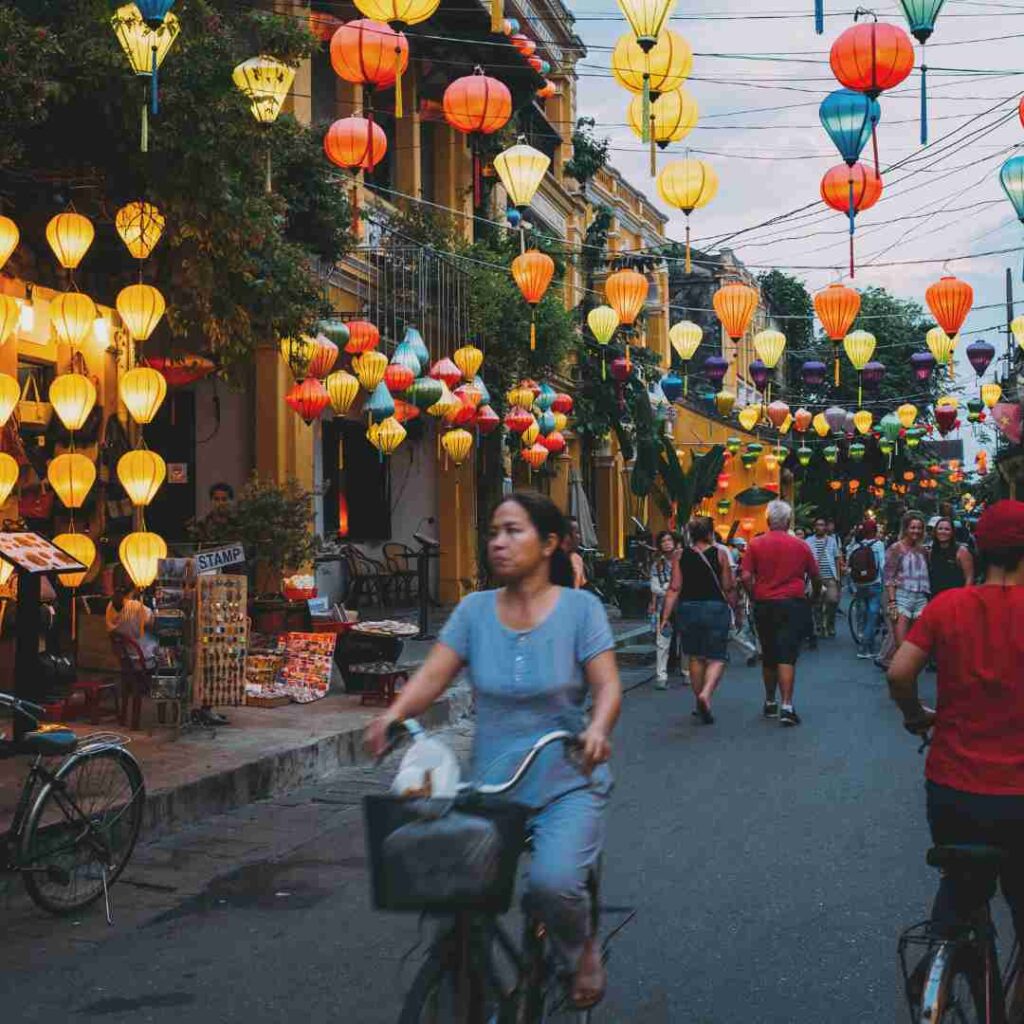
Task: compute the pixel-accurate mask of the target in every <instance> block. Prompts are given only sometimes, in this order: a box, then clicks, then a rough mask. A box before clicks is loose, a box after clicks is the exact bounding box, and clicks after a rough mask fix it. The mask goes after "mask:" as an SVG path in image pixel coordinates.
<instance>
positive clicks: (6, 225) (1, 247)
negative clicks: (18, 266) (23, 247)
mask: <svg viewBox="0 0 1024 1024" xmlns="http://www.w3.org/2000/svg"><path fill="white" fill-rule="evenodd" d="M20 238H21V232H20V231H19V230H18V225H17V224H15V223H14V221H13V220H11V218H10V217H4V216H2V215H0V270H3V268H4V265H5V264H6V263H7V261H8V260H9V259H10V258H11V253H12V252H14V250H15V249H16V248H17V247H18V240H19V239H20Z"/></svg>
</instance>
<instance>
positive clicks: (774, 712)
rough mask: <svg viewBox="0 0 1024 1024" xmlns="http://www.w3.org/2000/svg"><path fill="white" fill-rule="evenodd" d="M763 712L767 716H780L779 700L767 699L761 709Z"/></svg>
mask: <svg viewBox="0 0 1024 1024" xmlns="http://www.w3.org/2000/svg"><path fill="white" fill-rule="evenodd" d="M761 714H762V715H763V716H764V717H765V718H778V717H779V702H778V701H777V700H766V701H765V702H764V707H763V708H762V709H761Z"/></svg>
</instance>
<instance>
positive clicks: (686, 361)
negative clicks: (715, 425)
mask: <svg viewBox="0 0 1024 1024" xmlns="http://www.w3.org/2000/svg"><path fill="white" fill-rule="evenodd" d="M703 337H704V331H703V330H702V329H701V327H700V325H699V324H695V323H694V322H693V321H692V320H680V321H679V323H677V324H673V325H672V326H671V327H670V328H669V331H668V340H669V341H670V342H671V344H672V348H673V349H674V350H675V353H676V356H678V358H679V361H680V362H681V363H682V364H683V394H684V395H687V394H689V393H690V360H691V359H692V358H693V357H694V355H695V354H696V352H697V349H698V348H699V347H700V343H701V339H702V338H703Z"/></svg>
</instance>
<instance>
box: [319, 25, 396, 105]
mask: <svg viewBox="0 0 1024 1024" xmlns="http://www.w3.org/2000/svg"><path fill="white" fill-rule="evenodd" d="M331 66H332V67H333V68H334V71H335V73H336V74H337V76H338V77H339V78H343V79H344V80H345V81H346V82H352V83H353V84H354V85H362V86H365V87H366V88H367V89H368V90H369V91H371V92H372V91H373V90H375V89H388V88H390V87H391V86H392V85H393V86H395V117H401V116H402V74H403V73H404V72H405V70H406V69H407V68H408V67H409V42H408V40H407V39H406V38H405V33H403V32H396V31H395V30H394V29H393V28H391V26H390V25H387V24H385V23H384V22H382V21H373V20H371V19H370V18H357V19H356V20H355V21H350V22H348V23H347V24H345V25H342V26H341V27H340V28H339V29H338V31H337V32H335V33H334V35H333V36H331Z"/></svg>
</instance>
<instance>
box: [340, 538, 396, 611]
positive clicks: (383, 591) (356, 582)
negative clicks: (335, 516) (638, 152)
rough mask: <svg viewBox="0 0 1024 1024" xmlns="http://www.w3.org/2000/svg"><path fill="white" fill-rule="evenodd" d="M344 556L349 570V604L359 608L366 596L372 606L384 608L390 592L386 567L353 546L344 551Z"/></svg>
mask: <svg viewBox="0 0 1024 1024" xmlns="http://www.w3.org/2000/svg"><path fill="white" fill-rule="evenodd" d="M344 555H345V561H346V562H347V563H348V570H349V584H350V589H349V593H348V604H350V605H352V606H353V607H358V606H359V599H360V598H361V597H362V596H363V595H364V594H365V595H366V596H367V598H368V599H369V601H370V603H371V604H376V605H378V606H379V607H381V608H382V607H383V606H384V604H385V602H386V600H387V594H388V591H389V590H390V587H389V586H388V582H389V581H388V579H387V574H386V571H385V569H384V566H383V565H381V563H380V562H375V561H374V560H373V559H372V558H368V557H367V556H366V555H364V554H363V553H362V551H360V550H359V549H358V548H356V547H353V546H352V545H351V544H349V545H348V546H347V547H346V548H345V549H344Z"/></svg>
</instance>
